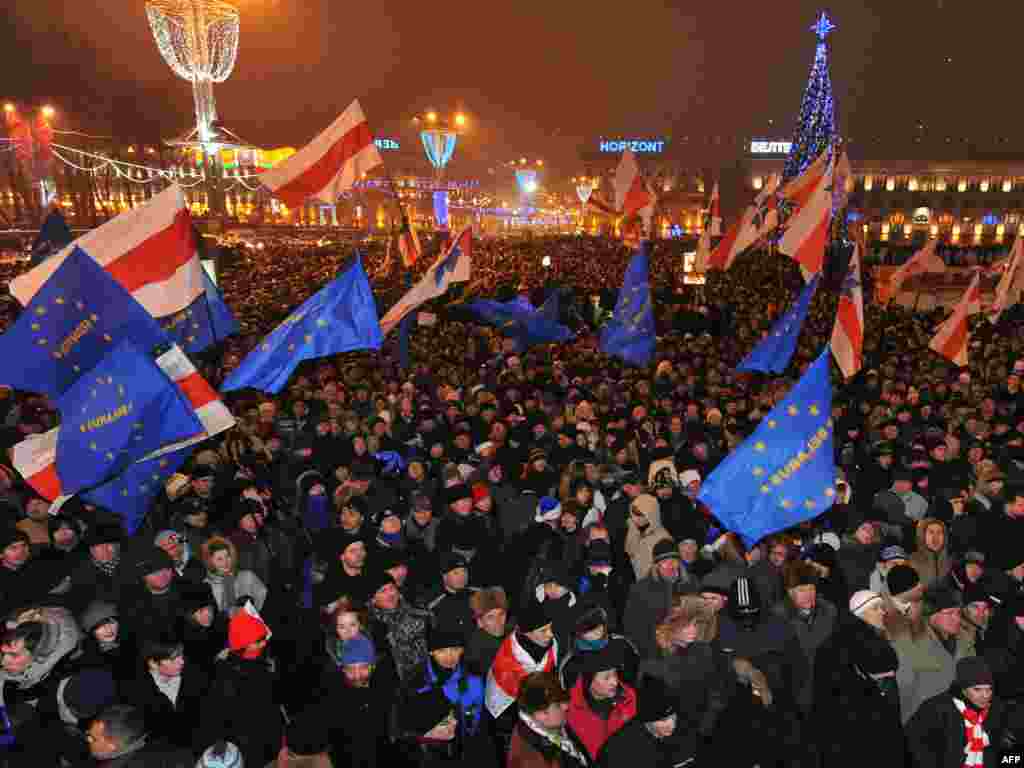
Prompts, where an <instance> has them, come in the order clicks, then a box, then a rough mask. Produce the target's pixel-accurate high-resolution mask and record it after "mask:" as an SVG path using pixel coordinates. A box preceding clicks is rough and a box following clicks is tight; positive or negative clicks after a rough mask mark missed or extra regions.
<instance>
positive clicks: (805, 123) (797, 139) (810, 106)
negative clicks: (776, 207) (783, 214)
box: [782, 11, 836, 182]
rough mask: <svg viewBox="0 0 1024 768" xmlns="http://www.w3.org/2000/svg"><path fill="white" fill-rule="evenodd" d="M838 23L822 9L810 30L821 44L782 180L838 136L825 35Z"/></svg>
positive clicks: (826, 147)
mask: <svg viewBox="0 0 1024 768" xmlns="http://www.w3.org/2000/svg"><path fill="white" fill-rule="evenodd" d="M835 28H836V27H835V24H833V23H832V20H831V19H830V18H829V17H828V14H827V13H825V12H824V11H822V13H821V16H820V17H819V18H818V21H817V22H816V23H815V25H814V26H813V27H811V31H812V32H814V33H815V34H816V35H817V36H818V47H817V48H816V49H815V51H814V64H813V65H812V66H811V75H810V77H809V78H808V80H807V88H806V89H805V90H804V99H803V102H802V103H801V104H800V118H799V120H798V121H797V125H796V130H795V132H794V134H793V146H792V148H791V149H790V150H789V157H787V158H786V169H785V171H784V172H783V176H782V180H783V181H784V182H786V181H789V180H790V179H792V178H794V177H795V176H799V175H800V174H801V173H802V172H803V170H804V169H805V168H806V167H807V166H808V165H810V164H811V163H813V162H814V160H815V159H816V158H817V157H818V156H819V155H821V153H822V152H824V151H825V150H826V149H828V148H829V147H831V146H832V144H833V143H834V141H835V138H836V122H835V110H834V105H833V102H832V79H831V77H829V72H828V45H827V44H826V42H825V38H827V37H828V34H829V32H831V31H832V30H833V29H835Z"/></svg>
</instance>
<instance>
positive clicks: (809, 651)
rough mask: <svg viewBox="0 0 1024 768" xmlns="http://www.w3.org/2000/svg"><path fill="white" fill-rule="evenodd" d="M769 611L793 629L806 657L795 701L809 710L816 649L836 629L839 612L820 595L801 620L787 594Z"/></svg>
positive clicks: (803, 708)
mask: <svg viewBox="0 0 1024 768" xmlns="http://www.w3.org/2000/svg"><path fill="white" fill-rule="evenodd" d="M772 612H773V613H774V614H775V615H776V616H778V617H779V618H781V619H785V620H786V621H787V622H788V623H789V626H790V627H792V628H793V632H794V634H796V639H797V640H798V641H799V643H800V649H801V650H802V651H803V652H804V657H805V658H806V659H807V664H808V671H809V674H808V675H807V680H806V681H805V682H804V684H803V686H801V689H800V691H799V692H798V693H797V703H798V704H799V705H800V710H801V711H802V712H805V713H807V712H810V711H811V706H812V703H813V702H812V701H811V699H812V692H813V691H814V657H815V654H816V653H817V652H818V648H820V647H821V646H822V645H823V644H824V642H825V641H826V640H828V639H829V638H830V637H831V636H832V633H833V632H835V630H836V624H837V622H838V619H839V611H838V610H837V609H836V607H835V606H834V605H832V603H830V602H829V601H828V600H825V599H824V598H822V597H819V598H818V604H817V606H816V607H815V609H814V611H813V612H812V613H811V616H810V618H808V619H804V618H803V617H801V616H800V614H799V612H798V611H797V609H796V606H794V605H793V602H792V601H791V600H790V599H789V597H788V596H787V597H786V598H784V599H783V600H781V601H779V602H777V603H776V604H775V605H773V606H772Z"/></svg>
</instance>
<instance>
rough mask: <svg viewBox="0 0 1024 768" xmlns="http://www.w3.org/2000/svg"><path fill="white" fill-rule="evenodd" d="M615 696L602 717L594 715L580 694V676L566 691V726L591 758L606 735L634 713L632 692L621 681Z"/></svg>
mask: <svg viewBox="0 0 1024 768" xmlns="http://www.w3.org/2000/svg"><path fill="white" fill-rule="evenodd" d="M619 689H620V691H619V698H618V700H617V701H616V702H615V706H614V707H612V711H611V714H609V715H608V719H607V720H605V719H603V718H601V717H598V716H597V715H595V714H594V712H593V710H592V709H591V708H590V705H589V704H588V702H587V697H586V696H585V695H584V693H583V676H582V675H580V678H579V679H578V680H577V681H576V685H574V686H573V687H572V692H571V693H570V694H569V716H568V721H569V726H570V727H571V728H572V729H573V731H574V732H575V733H576V736H577V737H579V740H580V741H582V742H583V746H585V747H586V748H587V753H588V754H589V755H590V758H591V759H592V760H597V753H598V752H600V751H601V747H603V746H604V743H605V742H606V741H608V737H609V736H611V735H612V734H613V733H615V732H616V731H617V730H619V729H620V728H621V727H622V726H624V725H625V724H626V723H628V722H629V721H630V720H632V719H633V718H634V717H635V716H636V691H635V690H633V689H632V688H630V687H629V686H628V685H626V684H625V683H620V684H619Z"/></svg>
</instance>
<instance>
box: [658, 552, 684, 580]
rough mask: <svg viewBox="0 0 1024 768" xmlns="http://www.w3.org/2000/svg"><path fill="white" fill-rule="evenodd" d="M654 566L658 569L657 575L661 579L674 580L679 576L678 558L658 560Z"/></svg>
mask: <svg viewBox="0 0 1024 768" xmlns="http://www.w3.org/2000/svg"><path fill="white" fill-rule="evenodd" d="M655 567H656V568H657V569H658V575H659V576H660V577H661V578H663V579H669V580H674V579H676V578H678V576H679V560H677V559H676V558H674V557H666V558H665V559H664V560H660V561H659V562H658V564H657V565H656V566H655Z"/></svg>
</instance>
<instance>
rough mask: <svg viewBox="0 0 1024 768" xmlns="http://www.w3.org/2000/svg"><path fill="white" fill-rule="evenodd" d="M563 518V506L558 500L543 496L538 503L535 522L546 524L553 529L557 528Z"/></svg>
mask: <svg viewBox="0 0 1024 768" xmlns="http://www.w3.org/2000/svg"><path fill="white" fill-rule="evenodd" d="M561 517H562V505H561V504H559V503H558V499H555V498H552V497H551V496H541V497H540V499H539V500H538V501H537V514H536V515H534V518H533V519H534V522H537V523H546V524H547V525H550V526H551V527H552V528H556V527H558V521H559V520H560V519H561Z"/></svg>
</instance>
